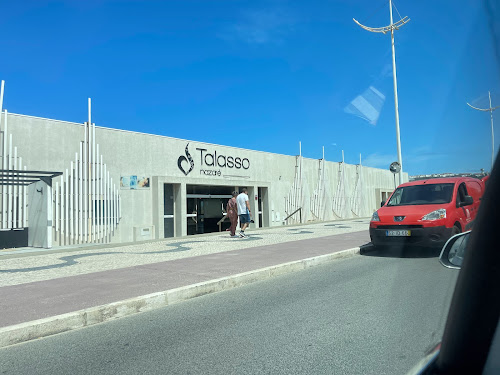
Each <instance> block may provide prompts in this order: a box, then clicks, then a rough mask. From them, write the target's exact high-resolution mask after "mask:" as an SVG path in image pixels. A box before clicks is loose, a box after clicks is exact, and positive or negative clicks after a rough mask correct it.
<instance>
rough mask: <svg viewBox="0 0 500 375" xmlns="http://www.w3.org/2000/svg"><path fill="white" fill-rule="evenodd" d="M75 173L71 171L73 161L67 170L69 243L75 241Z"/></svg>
mask: <svg viewBox="0 0 500 375" xmlns="http://www.w3.org/2000/svg"><path fill="white" fill-rule="evenodd" d="M74 176H75V173H74V171H73V160H72V161H71V163H70V170H69V233H68V234H69V236H70V238H71V241H74V240H75V227H74V221H73V218H74V215H75V211H74V208H73V201H74V194H73V179H74Z"/></svg>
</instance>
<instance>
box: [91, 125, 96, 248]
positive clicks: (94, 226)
mask: <svg viewBox="0 0 500 375" xmlns="http://www.w3.org/2000/svg"><path fill="white" fill-rule="evenodd" d="M92 162H93V164H92V237H93V240H94V241H95V240H96V229H97V207H96V201H97V199H96V179H97V174H96V173H97V169H96V166H97V154H96V142H95V124H92Z"/></svg>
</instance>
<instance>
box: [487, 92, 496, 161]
mask: <svg viewBox="0 0 500 375" xmlns="http://www.w3.org/2000/svg"><path fill="white" fill-rule="evenodd" d="M488 98H489V99H490V117H491V170H493V163H494V162H495V132H494V131H493V109H492V108H491V93H490V92H489V91H488Z"/></svg>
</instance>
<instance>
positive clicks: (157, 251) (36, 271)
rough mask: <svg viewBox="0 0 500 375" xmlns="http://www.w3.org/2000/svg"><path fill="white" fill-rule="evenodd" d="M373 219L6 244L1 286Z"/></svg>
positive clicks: (361, 227)
mask: <svg viewBox="0 0 500 375" xmlns="http://www.w3.org/2000/svg"><path fill="white" fill-rule="evenodd" d="M368 224H369V219H368V218H366V219H355V220H342V221H335V222H328V223H316V224H308V225H301V226H295V227H290V226H282V227H271V228H262V229H256V230H247V234H248V235H249V238H231V237H230V236H229V234H228V232H223V233H217V234H214V233H212V234H207V235H196V236H189V237H183V238H172V239H164V240H159V241H155V242H148V243H141V244H128V245H123V246H117V245H112V246H107V245H102V246H99V247H96V246H92V247H87V248H86V247H74V246H73V247H71V246H70V247H67V248H55V249H54V251H43V250H38V251H35V252H32V251H34V250H30V249H20V250H15V249H10V250H0V287H4V286H12V285H19V284H24V283H32V282H39V281H43V280H52V279H57V278H63V277H69V276H76V275H84V274H89V273H94V272H101V271H107V270H116V269H121V268H126V267H133V266H140V265H147V264H155V263H159V262H165V261H172V260H177V259H183V258H189V257H197V256H201V255H208V254H214V253H222V252H227V251H233V250H239V249H246V248H254V247H261V246H266V245H273V244H281V243H287V242H291V241H298V240H305V239H314V238H321V237H326V236H332V235H340V234H344V233H351V232H359V231H366V230H367V229H368Z"/></svg>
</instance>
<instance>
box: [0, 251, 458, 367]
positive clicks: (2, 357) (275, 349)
mask: <svg viewBox="0 0 500 375" xmlns="http://www.w3.org/2000/svg"><path fill="white" fill-rule="evenodd" d="M431 255H432V254H424V255H423V256H421V254H418V253H414V254H412V253H410V254H406V255H405V256H404V257H401V254H398V253H394V252H392V253H391V252H388V251H382V252H373V253H368V254H366V255H359V256H356V257H354V258H350V259H346V260H341V261H337V262H333V263H330V264H328V265H323V266H318V267H314V268H311V269H308V270H305V271H301V272H297V273H293V274H288V275H284V276H280V277H277V278H274V279H271V280H266V281H262V282H258V283H254V284H252V285H248V286H245V287H241V288H238V289H234V290H230V291H226V292H221V293H218V294H213V295H207V296H203V297H199V298H196V299H193V300H190V301H188V302H184V303H181V304H178V305H173V306H169V307H166V308H162V309H158V310H155V311H152V312H147V313H141V314H137V315H135V316H131V317H128V318H123V319H119V320H116V321H110V322H108V323H104V324H100V325H97V326H92V327H88V328H85V329H81V330H77V331H71V332H68V333H63V334H59V335H56V336H52V337H47V338H44V339H40V340H36V341H31V342H28V343H24V344H19V345H15V346H11V347H8V348H4V349H0V374H16V375H17V374H50V375H54V374H401V373H404V372H405V371H407V370H409V368H411V367H412V366H413V365H414V364H415V363H416V362H417V361H418V360H419V359H420V358H421V357H422V356H423V355H424V354H425V352H426V351H427V350H429V349H430V348H431V347H432V344H434V343H436V342H437V341H439V337H440V335H441V334H442V330H443V328H444V322H445V319H446V313H447V308H448V305H449V302H450V298H451V294H452V292H453V288H454V284H455V280H456V276H457V274H458V271H456V270H450V269H445V268H444V267H442V266H441V265H440V264H439V263H438V260H437V258H436V257H433V256H431Z"/></svg>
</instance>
